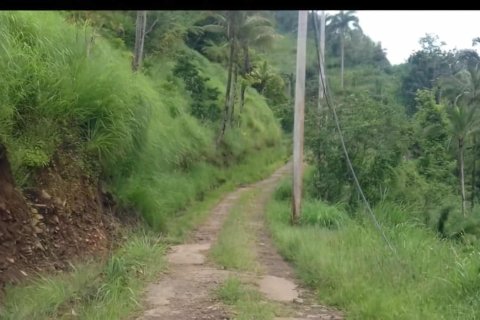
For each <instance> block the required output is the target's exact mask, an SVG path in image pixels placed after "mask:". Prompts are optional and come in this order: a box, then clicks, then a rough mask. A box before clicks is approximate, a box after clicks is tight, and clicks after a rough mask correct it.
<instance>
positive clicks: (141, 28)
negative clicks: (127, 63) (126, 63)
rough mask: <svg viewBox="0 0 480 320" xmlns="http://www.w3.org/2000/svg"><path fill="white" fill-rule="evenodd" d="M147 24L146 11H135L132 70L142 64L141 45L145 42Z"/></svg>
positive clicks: (135, 69)
mask: <svg viewBox="0 0 480 320" xmlns="http://www.w3.org/2000/svg"><path fill="white" fill-rule="evenodd" d="M146 26H147V11H137V21H136V23H135V29H136V30H135V52H134V56H133V64H132V69H133V71H137V70H138V69H140V67H141V66H142V59H143V45H144V42H145V28H146Z"/></svg>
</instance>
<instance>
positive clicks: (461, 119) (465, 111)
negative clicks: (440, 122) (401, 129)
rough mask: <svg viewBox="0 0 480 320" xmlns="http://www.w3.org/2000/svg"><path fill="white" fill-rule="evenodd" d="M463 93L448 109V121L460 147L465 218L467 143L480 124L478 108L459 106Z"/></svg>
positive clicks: (459, 162)
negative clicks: (477, 113)
mask: <svg viewBox="0 0 480 320" xmlns="http://www.w3.org/2000/svg"><path fill="white" fill-rule="evenodd" d="M462 96H463V93H462V94H460V95H458V96H457V97H456V98H455V101H454V103H453V106H451V107H450V108H448V109H447V111H448V119H449V120H450V125H451V126H450V128H451V134H452V136H453V138H454V139H455V140H456V142H457V146H458V160H457V161H458V169H459V172H460V188H461V193H462V214H463V215H464V216H465V215H466V213H465V205H466V196H465V141H466V139H467V138H468V137H469V136H470V135H471V134H473V133H475V132H476V131H478V129H480V128H479V122H478V119H477V117H476V111H477V109H478V108H477V107H476V106H474V105H468V104H459V99H460V98H461V97H462Z"/></svg>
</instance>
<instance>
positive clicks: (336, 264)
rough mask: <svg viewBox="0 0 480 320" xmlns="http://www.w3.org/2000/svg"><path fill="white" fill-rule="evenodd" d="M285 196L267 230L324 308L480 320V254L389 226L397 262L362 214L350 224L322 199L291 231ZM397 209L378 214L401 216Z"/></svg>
mask: <svg viewBox="0 0 480 320" xmlns="http://www.w3.org/2000/svg"><path fill="white" fill-rule="evenodd" d="M283 189H285V188H283ZM285 194H286V192H285V190H281V189H280V190H279V192H278V193H276V195H275V197H274V199H273V200H272V201H271V202H270V203H269V205H268V210H267V216H268V221H269V226H270V228H271V230H272V233H273V236H274V241H275V243H276V245H277V246H278V248H279V249H280V252H281V253H282V254H283V255H284V256H285V257H286V258H287V259H289V260H291V261H293V263H294V264H295V266H296V270H297V272H298V274H299V276H300V277H301V279H302V280H303V281H304V282H305V283H307V284H308V285H310V286H311V287H312V288H314V289H317V291H318V298H319V301H320V302H322V303H325V304H330V305H336V306H339V307H340V308H341V309H343V310H346V313H347V318H348V319H383V320H385V319H409V320H410V319H479V317H480V274H479V270H480V253H479V251H478V249H475V248H468V247H465V246H464V245H460V244H457V243H454V242H451V241H443V240H440V239H439V238H438V237H437V236H436V235H435V234H434V233H433V232H431V231H430V230H428V229H426V228H424V227H421V226H418V225H415V224H412V223H402V224H397V225H384V228H385V231H386V233H387V235H388V237H389V238H390V239H391V241H392V242H393V244H394V246H395V247H396V248H397V251H398V258H397V257H395V256H394V255H392V253H391V252H389V251H388V250H387V248H386V246H385V244H384V243H383V242H382V240H381V238H380V237H379V235H378V233H377V231H376V230H375V229H373V227H371V225H370V222H369V221H367V220H364V219H363V218H362V217H361V214H359V216H357V217H354V218H350V217H349V216H348V215H347V214H346V213H345V212H343V213H342V210H341V209H339V208H335V207H332V206H329V205H327V204H325V203H322V202H320V201H312V200H305V202H304V205H303V206H304V211H303V214H305V216H306V217H305V218H304V219H303V220H302V225H301V226H300V227H291V226H290V225H289V215H290V203H289V201H288V199H287V200H286V199H285ZM282 199H283V200H282ZM393 208H394V207H393V205H390V206H382V207H379V208H377V214H379V215H389V214H390V213H392V214H399V212H392V211H393V210H394V209H393ZM382 210H383V211H385V212H380V211H382ZM395 210H396V211H398V210H401V209H398V208H396V209H395ZM404 214H406V213H404Z"/></svg>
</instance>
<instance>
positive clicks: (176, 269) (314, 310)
mask: <svg viewBox="0 0 480 320" xmlns="http://www.w3.org/2000/svg"><path fill="white" fill-rule="evenodd" d="M290 169H291V164H290V163H289V164H287V165H285V166H283V167H282V168H280V169H278V170H277V171H276V172H275V173H274V174H273V175H271V176H270V177H269V178H267V179H265V180H262V181H259V182H257V183H255V184H252V185H249V186H247V187H242V188H239V189H237V190H236V191H234V192H232V193H230V194H228V195H227V196H226V197H224V198H223V200H221V201H220V202H219V203H218V204H217V206H216V207H215V208H214V209H213V210H212V212H211V214H210V216H209V218H208V220H207V221H206V222H205V223H204V224H203V225H201V226H200V227H199V228H198V229H197V230H196V231H195V232H194V233H193V235H192V237H191V238H190V240H189V241H188V243H185V244H182V245H177V246H173V247H172V248H171V250H170V252H169V253H168V254H167V259H168V261H169V270H168V272H167V273H166V274H165V275H164V276H163V277H162V278H161V279H160V280H159V281H158V282H157V283H153V284H151V285H150V286H149V287H148V288H147V293H146V298H145V300H146V301H145V304H146V305H147V310H146V311H145V312H144V314H143V315H142V316H140V317H139V318H137V320H154V319H157V320H160V319H162V320H193V319H197V320H201V319H202V320H207V319H214V320H224V319H232V318H233V317H232V315H231V314H230V312H229V311H228V310H229V309H228V308H226V307H225V306H224V305H223V304H222V303H221V302H220V301H218V300H216V299H215V297H214V296H213V294H212V291H213V290H214V289H215V288H217V287H218V286H219V285H220V284H221V283H222V282H223V281H224V280H225V279H226V278H227V277H228V275H229V274H231V273H232V271H227V270H222V269H219V268H218V267H217V266H215V264H214V263H213V262H210V261H208V260H207V259H206V257H207V253H208V250H209V249H210V247H211V246H212V245H213V244H214V243H215V241H216V239H217V236H218V233H219V231H220V230H221V228H222V225H223V222H224V221H225V218H226V217H227V216H228V213H229V212H230V209H231V208H232V207H233V206H234V205H235V203H236V201H237V200H238V199H239V198H240V196H241V195H242V194H243V193H245V192H247V191H248V190H252V189H256V196H255V197H254V198H253V200H252V203H251V204H250V206H249V209H251V210H254V214H252V215H250V216H251V217H253V219H252V221H251V224H252V230H254V232H256V236H255V237H256V239H257V241H256V249H255V250H256V256H257V260H258V262H259V264H260V265H261V270H262V271H261V274H260V275H252V274H244V275H241V276H242V278H244V277H245V276H246V277H250V278H253V279H251V280H252V281H253V282H254V283H256V284H257V286H258V290H259V291H260V292H262V293H263V294H264V295H265V297H266V298H267V299H270V300H272V301H276V302H277V303H281V304H282V305H284V306H285V307H286V308H285V309H287V310H289V311H288V312H287V314H286V315H285V316H283V315H281V317H278V318H276V319H277V320H288V319H290V320H302V319H305V320H307V319H308V320H312V319H343V317H342V315H341V313H340V312H338V311H335V310H333V309H329V308H326V307H324V306H320V305H317V304H315V303H314V297H313V294H312V293H311V292H309V291H308V290H306V289H303V288H301V287H300V286H299V285H298V283H297V280H296V279H295V276H294V272H293V269H292V267H291V266H290V265H289V264H288V263H286V262H285V261H284V260H283V259H282V258H281V256H280V255H279V254H278V253H277V251H276V249H275V248H274V246H273V244H272V242H271V240H270V237H269V235H268V232H267V230H266V227H265V225H264V219H263V213H264V209H265V204H266V202H267V201H268V199H269V197H270V196H271V195H272V192H273V191H274V189H275V187H276V185H277V183H278V182H279V180H280V179H281V178H282V177H283V176H285V175H286V174H288V173H289V171H290ZM282 309H283V308H282Z"/></svg>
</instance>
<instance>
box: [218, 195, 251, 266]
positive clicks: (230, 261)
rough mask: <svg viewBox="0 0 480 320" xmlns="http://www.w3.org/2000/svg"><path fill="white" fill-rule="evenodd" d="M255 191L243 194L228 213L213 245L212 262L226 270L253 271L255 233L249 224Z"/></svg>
mask: <svg viewBox="0 0 480 320" xmlns="http://www.w3.org/2000/svg"><path fill="white" fill-rule="evenodd" d="M254 197H255V190H253V191H249V192H247V193H246V194H243V195H242V196H241V197H240V199H238V202H237V203H236V205H235V206H234V207H233V208H232V210H231V211H230V213H229V215H228V217H227V219H226V221H225V223H224V225H223V227H222V230H221V231H220V234H219V236H218V239H217V241H216V242H215V245H214V246H213V248H212V250H211V251H210V255H211V257H212V258H213V260H214V261H215V262H216V263H217V264H219V265H221V266H223V267H224V268H226V269H236V270H244V271H255V270H256V269H257V267H258V266H257V263H256V257H255V251H254V246H255V231H254V230H253V227H252V226H251V225H250V223H251V218H249V216H251V214H252V212H251V208H250V207H251V205H250V203H251V202H252V199H253V198H254Z"/></svg>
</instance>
